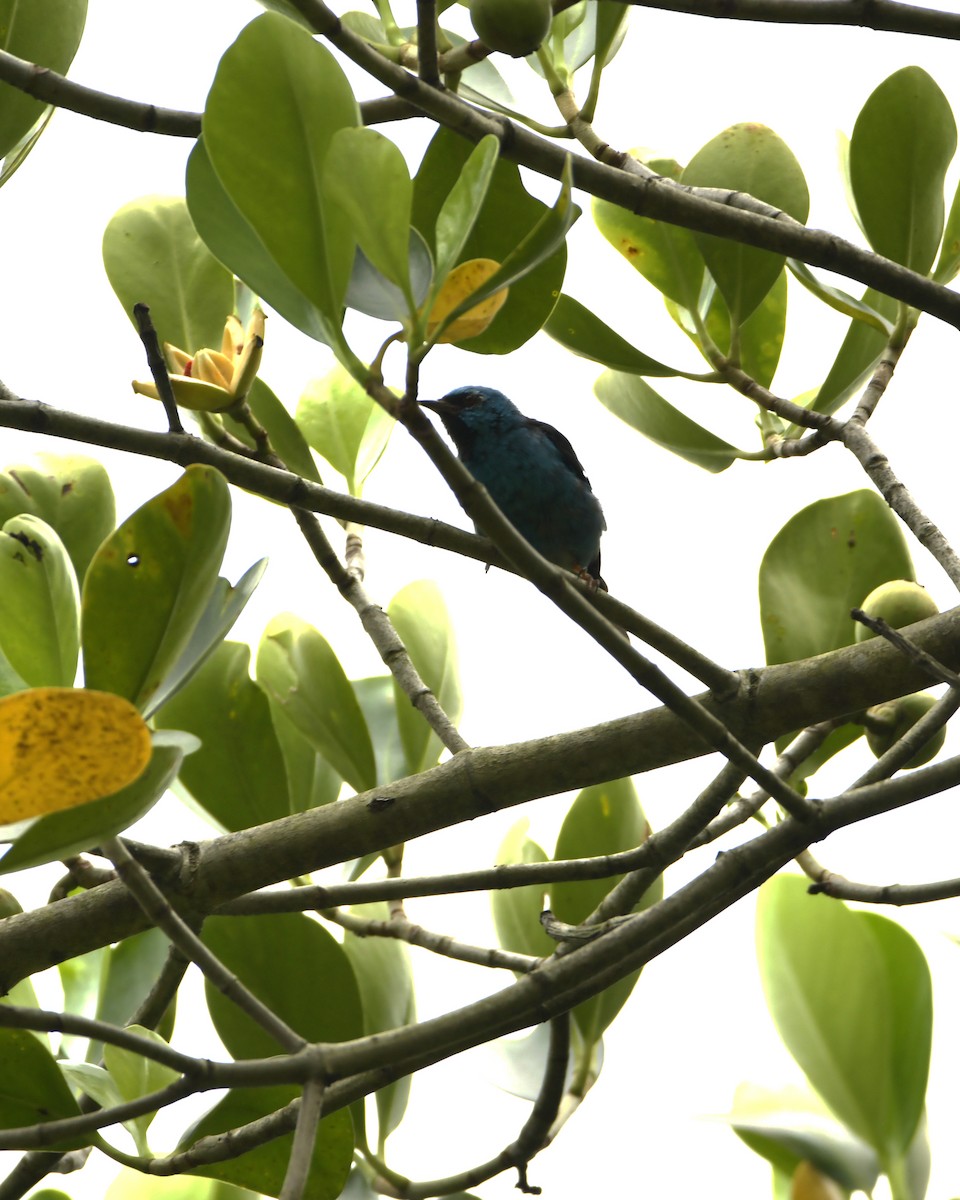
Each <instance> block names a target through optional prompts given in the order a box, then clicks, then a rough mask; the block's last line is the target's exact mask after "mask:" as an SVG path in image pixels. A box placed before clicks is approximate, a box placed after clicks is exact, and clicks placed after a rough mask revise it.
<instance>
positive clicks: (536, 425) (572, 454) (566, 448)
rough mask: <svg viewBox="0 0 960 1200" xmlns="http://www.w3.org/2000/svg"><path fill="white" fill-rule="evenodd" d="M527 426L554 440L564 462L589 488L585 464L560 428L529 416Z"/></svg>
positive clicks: (551, 440) (549, 439)
mask: <svg viewBox="0 0 960 1200" xmlns="http://www.w3.org/2000/svg"><path fill="white" fill-rule="evenodd" d="M527 428H528V429H536V430H538V431H539V432H540V433H542V434H543V436H544V437H545V438H546V439H547V440H548V441H550V442H552V443H553V445H554V446H556V448H557V449H558V450H559V451H560V457H561V458H562V459H563V461H564V464H565V465H566V466H568V467H569V468H570V470H571V471H572V472H573V474H574V475H576V477H577V478H578V479H582V480H583V482H584V483H585V484H586V485H587V487H588V488H589V487H590V480H589V479H588V478H587V477H586V475H585V473H584V470H583V464H582V463H581V462H580V459H579V458H577V454H576V451H575V450H574V448H573V447H572V446H571V445H570V443H569V442H568V441H567V439H566V438H565V437H564V436H563V434H562V433H561V432H560V430H559V429H554V427H553V426H552V425H548V424H547V423H546V421H534V420H533V418H532V417H527ZM591 490H592V489H591Z"/></svg>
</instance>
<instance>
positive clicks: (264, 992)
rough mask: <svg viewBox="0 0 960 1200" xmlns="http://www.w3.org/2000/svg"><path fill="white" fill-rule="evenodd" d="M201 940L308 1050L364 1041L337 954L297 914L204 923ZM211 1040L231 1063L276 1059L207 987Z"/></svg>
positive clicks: (343, 961) (267, 1039) (353, 986)
mask: <svg viewBox="0 0 960 1200" xmlns="http://www.w3.org/2000/svg"><path fill="white" fill-rule="evenodd" d="M203 940H204V942H205V943H206V945H207V946H209V947H210V949H211V950H212V951H213V953H214V954H216V956H217V957H218V958H219V959H220V961H221V962H222V963H224V964H225V965H226V967H227V968H228V969H229V970H230V971H232V972H233V973H234V974H235V975H237V976H239V978H240V980H241V982H242V983H243V984H245V985H246V987H248V988H249V989H250V990H251V991H252V992H253V993H254V994H255V995H256V996H257V997H258V998H259V999H260V1000H262V1001H263V1003H264V1004H266V1005H268V1006H269V1007H270V1008H271V1009H272V1010H273V1012H275V1013H276V1014H277V1016H278V1017H280V1018H281V1019H282V1020H284V1021H286V1023H287V1024H288V1025H289V1026H291V1028H293V1029H295V1030H296V1031H297V1033H299V1034H301V1035H302V1036H303V1037H304V1038H306V1039H307V1041H310V1042H343V1041H347V1040H348V1039H350V1038H358V1037H361V1036H362V1035H363V1013H362V1010H361V1007H360V992H359V990H358V988H357V983H356V980H355V978H354V974H353V970H352V968H351V966H350V962H349V960H348V959H347V956H346V954H345V953H344V951H343V947H342V946H341V945H340V944H339V942H337V941H336V940H335V939H334V938H333V937H331V936H330V934H329V933H327V931H326V930H325V929H324V928H323V926H322V925H320V924H318V922H317V921H314V920H312V919H311V918H310V917H306V916H304V915H303V914H302V913H274V914H271V915H270V916H258V917H210V918H208V919H207V920H206V921H204V924H203ZM206 993H207V1005H208V1007H209V1009H210V1016H211V1018H212V1020H213V1023H214V1026H215V1027H216V1030H217V1033H218V1034H219V1036H220V1039H221V1041H222V1042H223V1044H224V1045H225V1046H226V1048H227V1050H228V1051H229V1052H230V1054H231V1055H232V1056H233V1057H234V1058H235V1059H240V1058H263V1057H267V1056H269V1055H272V1054H276V1053H277V1052H278V1047H277V1043H276V1042H275V1041H274V1039H273V1037H271V1035H270V1034H269V1033H267V1032H266V1030H264V1029H262V1028H261V1027H260V1025H258V1024H256V1022H254V1021H253V1019H252V1018H251V1017H248V1016H247V1014H246V1013H245V1012H242V1011H241V1010H240V1009H239V1008H238V1007H237V1005H235V1004H234V1003H233V1001H232V1000H229V999H227V997H226V996H225V995H224V994H223V993H222V992H220V991H218V990H217V988H216V987H214V986H213V985H212V984H210V983H207V985H206Z"/></svg>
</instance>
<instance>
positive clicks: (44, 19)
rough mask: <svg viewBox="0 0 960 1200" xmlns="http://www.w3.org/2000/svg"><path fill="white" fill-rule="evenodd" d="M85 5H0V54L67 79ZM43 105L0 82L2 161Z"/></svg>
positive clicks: (39, 0)
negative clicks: (65, 76)
mask: <svg viewBox="0 0 960 1200" xmlns="http://www.w3.org/2000/svg"><path fill="white" fill-rule="evenodd" d="M86 17H87V0H30V3H29V4H23V3H21V0H0V50H5V51H6V52H7V53H8V54H14V55H16V57H17V58H23V59H26V61H27V62H30V63H37V64H38V65H39V66H42V67H48V68H49V69H50V70H51V71H56V72H57V74H59V75H65V74H66V73H67V70H68V69H69V67H70V64H71V63H72V62H73V56H74V55H75V54H76V52H77V48H78V46H79V45H80V38H81V35H82V34H83V25H84V22H85V20H86ZM45 109H46V105H44V104H43V103H42V102H41V101H39V100H34V99H32V98H31V97H30V96H28V95H27V94H26V92H22V91H20V89H19V88H15V87H13V86H12V84H7V83H0V158H5V157H6V156H7V154H9V152H10V151H11V150H12V149H13V148H14V147H15V146H16V145H17V144H18V142H20V140H21V139H22V138H23V137H24V136H25V135H26V134H28V133H29V132H30V130H31V129H33V128H34V126H35V125H36V124H37V122H38V121H40V120H41V118H42V117H43V115H44V112H45Z"/></svg>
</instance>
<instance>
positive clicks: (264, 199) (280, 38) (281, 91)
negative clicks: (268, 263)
mask: <svg viewBox="0 0 960 1200" xmlns="http://www.w3.org/2000/svg"><path fill="white" fill-rule="evenodd" d="M360 123H361V122H360V113H359V109H358V108H357V103H356V101H355V100H354V98H353V93H352V92H351V90H350V85H349V83H348V82H347V79H346V76H345V75H344V74H343V71H342V70H341V69H340V66H339V65H338V63H337V61H336V59H335V58H334V57H333V55H332V54H331V53H330V51H329V50H327V49H326V47H325V46H322V45H321V44H320V43H319V42H316V41H314V40H313V38H312V37H311V36H310V34H309V33H307V31H306V30H304V29H303V28H301V27H300V26H298V25H296V24H295V23H294V22H292V21H289V20H287V18H286V17H281V16H279V15H277V14H275V13H264V14H263V15H262V16H260V17H257V18H256V20H254V21H251V22H250V24H249V25H247V26H246V27H245V28H244V29H243V30H242V31H241V32H240V35H239V36H238V38H237V39H236V41H235V42H234V43H233V45H232V46H230V47H229V48H228V49H227V51H226V53H225V54H224V55H223V58H221V60H220V65H219V67H218V68H217V73H216V76H215V77H214V81H213V86H212V87H211V89H210V94H209V95H208V97H207V105H206V108H205V110H204V115H203V137H204V143H205V146H206V151H207V154H208V155H209V158H210V163H211V165H212V166H213V169H214V171H215V172H216V174H217V176H218V177H219V179H220V183H221V184H222V185H223V188H224V190H225V191H226V192H227V194H228V195H229V197H230V199H231V200H232V201H233V203H234V204H235V205H236V207H237V208H238V209H239V211H240V213H241V215H242V217H243V218H244V220H245V221H246V222H247V224H248V225H250V226H251V228H252V229H253V231H254V233H255V234H256V236H257V237H258V238H259V239H260V241H261V242H262V244H263V246H264V248H265V249H266V251H267V252H268V254H269V255H270V257H271V258H272V259H273V260H274V262H275V263H276V265H277V267H279V269H280V271H281V272H282V273H283V274H284V275H285V276H286V277H287V278H288V279H289V280H290V282H291V283H292V284H293V285H294V287H295V288H296V289H297V291H299V292H300V293H302V294H303V295H304V296H305V297H306V298H307V299H308V300H309V301H310V302H311V303H312V304H313V305H315V306H316V307H317V309H318V310H319V311H320V313H322V314H323V316H324V317H325V319H326V321H327V323H328V324H329V326H330V331H331V332H333V333H334V335H336V334H339V327H340V309H341V304H342V301H343V295H344V292H345V291H346V287H347V280H348V279H349V276H350V268H351V265H352V262H353V246H354V239H353V234H352V231H351V227H350V223H349V222H348V221H347V219H346V217H345V216H344V214H342V213H340V212H339V211H338V210H337V209H336V208H334V207H332V206H330V205H328V204H326V203H324V199H323V194H322V192H323V188H322V185H321V183H320V181H321V180H322V179H323V176H324V164H325V160H326V157H327V153H328V150H329V148H330V144H331V142H332V140H333V138H334V135H335V134H336V133H337V131H338V130H340V129H343V128H345V127H348V126H357V125H359V124H360ZM251 146H256V148H257V152H256V154H251V153H250V148H251ZM277 213H282V214H283V220H277ZM227 265H228V266H230V267H231V268H232V269H233V270H234V271H235V272H236V274H237V275H239V276H240V278H241V279H246V278H247V275H246V264H245V263H243V262H233V261H230V262H228V264H227ZM251 286H253V284H252V282H251ZM264 298H265V299H267V300H268V301H270V297H269V296H267V295H265V296H264ZM271 302H272V301H271Z"/></svg>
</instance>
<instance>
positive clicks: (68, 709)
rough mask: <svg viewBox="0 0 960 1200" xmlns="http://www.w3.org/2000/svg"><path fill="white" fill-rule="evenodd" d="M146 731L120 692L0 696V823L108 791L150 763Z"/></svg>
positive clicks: (34, 691)
mask: <svg viewBox="0 0 960 1200" xmlns="http://www.w3.org/2000/svg"><path fill="white" fill-rule="evenodd" d="M150 753H151V743H150V730H149V729H148V728H147V726H146V724H145V723H144V720H143V718H142V717H141V716H140V714H139V713H138V712H137V710H136V709H135V708H134V707H133V705H132V704H131V703H130V702H129V700H125V699H124V698H123V697H122V696H114V695H112V694H110V693H109V692H95V691H90V690H88V689H85V688H58V687H42V688H30V689H28V690H27V691H23V692H14V694H13V695H12V696H5V697H4V698H3V699H2V700H0V824H4V825H10V824H13V823H14V822H15V821H22V820H24V819H25V818H27V817H37V816H42V815H44V814H46V813H51V812H59V811H60V810H61V809H64V808H73V807H75V806H76V805H78V804H86V803H87V802H88V801H90V800H99V799H100V798H101V797H103V796H111V795H113V793H114V792H118V791H119V790H120V789H121V788H123V787H126V786H127V784H129V783H133V781H134V780H135V779H136V778H137V777H138V776H139V775H140V773H141V772H142V771H143V769H144V767H146V765H147V763H148V762H149V761H150Z"/></svg>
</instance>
